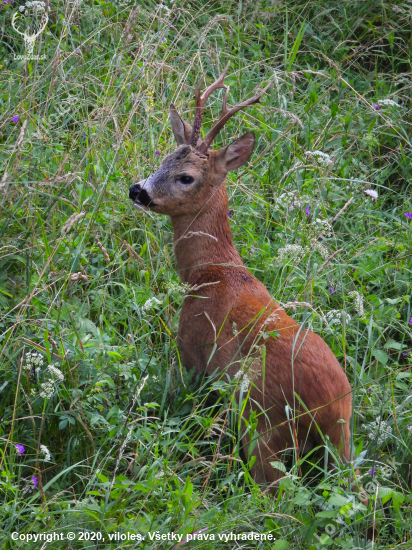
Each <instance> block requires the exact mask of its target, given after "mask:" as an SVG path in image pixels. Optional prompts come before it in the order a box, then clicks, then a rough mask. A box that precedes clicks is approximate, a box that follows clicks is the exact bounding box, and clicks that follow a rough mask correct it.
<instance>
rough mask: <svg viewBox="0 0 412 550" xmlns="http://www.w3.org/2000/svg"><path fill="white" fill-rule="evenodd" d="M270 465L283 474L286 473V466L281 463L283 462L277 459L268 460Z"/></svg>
mask: <svg viewBox="0 0 412 550" xmlns="http://www.w3.org/2000/svg"><path fill="white" fill-rule="evenodd" d="M270 465H271V466H272V468H275V470H280V471H281V472H283V473H284V474H286V466H285V465H284V464H283V462H279V461H278V460H277V461H275V462H270Z"/></svg>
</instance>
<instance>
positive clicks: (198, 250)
mask: <svg viewBox="0 0 412 550" xmlns="http://www.w3.org/2000/svg"><path fill="white" fill-rule="evenodd" d="M171 221H172V226H173V230H174V249H175V254H176V260H177V266H178V269H179V273H180V279H181V281H182V282H183V283H186V282H191V281H192V280H194V279H195V278H196V277H197V276H198V275H200V274H201V272H202V271H204V270H207V269H208V268H210V266H212V265H222V264H223V265H228V264H229V265H236V266H240V265H243V262H242V260H241V258H240V256H239V254H238V253H237V251H236V248H235V245H234V244H233V239H232V232H231V230H230V225H229V216H228V200H227V193H226V187H225V184H222V185H221V186H220V187H219V189H218V190H217V191H216V192H215V194H214V195H213V197H212V199H211V200H209V202H208V203H207V204H206V205H205V206H204V207H203V208H202V209H201V210H200V211H199V212H198V213H197V214H187V215H183V216H174V217H172V218H171Z"/></svg>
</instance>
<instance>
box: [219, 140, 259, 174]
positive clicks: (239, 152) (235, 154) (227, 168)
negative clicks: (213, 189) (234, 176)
mask: <svg viewBox="0 0 412 550" xmlns="http://www.w3.org/2000/svg"><path fill="white" fill-rule="evenodd" d="M255 141H256V140H255V134H254V133H253V132H247V133H246V134H244V135H243V136H242V137H240V138H239V139H237V140H236V141H234V142H233V143H231V144H230V145H228V146H227V147H225V148H224V149H221V150H220V151H218V157H217V164H218V165H219V167H220V168H221V169H222V170H223V171H224V172H226V173H227V172H231V171H232V170H236V169H237V168H240V167H241V166H243V165H244V164H246V162H247V161H248V160H249V159H250V157H251V156H252V153H253V149H254V147H255Z"/></svg>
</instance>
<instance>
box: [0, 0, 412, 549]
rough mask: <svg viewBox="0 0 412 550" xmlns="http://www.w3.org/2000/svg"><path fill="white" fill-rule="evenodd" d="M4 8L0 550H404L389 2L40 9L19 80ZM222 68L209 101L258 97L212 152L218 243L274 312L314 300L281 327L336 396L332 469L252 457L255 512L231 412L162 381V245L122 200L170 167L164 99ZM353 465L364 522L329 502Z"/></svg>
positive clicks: (171, 357) (172, 317)
mask: <svg viewBox="0 0 412 550" xmlns="http://www.w3.org/2000/svg"><path fill="white" fill-rule="evenodd" d="M23 4H24V2H18V1H17V0H15V2H14V3H7V2H5V0H3V2H2V3H0V17H1V30H2V32H1V35H0V53H1V55H0V64H1V65H2V67H1V76H0V143H1V148H0V174H1V176H0V182H1V183H0V190H1V198H0V208H1V218H0V358H1V359H0V361H1V363H0V419H1V421H0V491H1V503H2V504H1V505H0V522H1V528H2V529H1V535H0V540H1V541H2V547H4V548H33V542H30V541H28V540H27V539H26V540H25V541H23V540H18V541H16V540H13V537H12V533H14V532H18V533H21V534H29V533H53V532H56V533H63V534H64V535H66V534H67V533H69V532H75V533H76V537H77V538H76V540H75V541H73V542H68V541H67V539H64V541H58V540H54V541H52V542H51V543H50V544H49V545H48V547H50V548H56V549H57V548H73V549H74V548H86V547H90V548H91V547H97V546H96V545H97V543H96V540H94V541H93V540H92V539H90V536H89V534H88V533H90V532H95V533H97V534H98V535H99V538H98V540H99V548H118V547H120V546H121V545H122V546H121V547H127V548H144V549H145V550H150V549H152V548H153V549H154V548H159V544H161V543H159V541H156V540H151V538H150V537H149V536H148V535H147V533H149V532H150V533H152V534H153V533H154V532H156V531H158V532H159V534H165V533H169V532H170V533H171V532H175V533H180V534H190V533H194V532H197V531H199V530H201V529H204V528H208V530H207V531H205V532H206V533H209V534H215V535H216V537H217V534H218V533H220V534H223V533H224V534H229V533H231V532H232V533H247V532H252V531H253V532H258V533H267V534H268V533H271V534H273V536H274V537H275V538H276V542H275V543H271V544H269V542H267V541H266V542H265V541H261V542H256V541H253V542H251V541H247V542H239V543H237V544H238V545H241V547H242V548H259V549H260V548H261V549H264V548H265V549H266V548H275V549H276V550H286V549H288V548H300V547H303V548H308V549H311V550H315V549H317V548H322V547H324V546H327V547H329V548H343V549H352V548H365V549H366V548H371V542H370V540H369V541H368V540H367V537H366V534H367V531H368V529H369V530H370V531H371V530H372V527H373V526H374V527H373V529H374V531H375V542H374V548H398V547H399V548H401V547H402V548H407V547H408V545H410V541H411V525H412V493H411V471H410V464H411V460H412V456H411V445H412V414H411V392H412V380H411V370H410V365H411V350H412V342H411V336H412V311H411V309H412V308H411V299H412V295H411V293H412V262H411V253H410V250H411V244H412V230H411V229H412V220H411V217H407V216H405V213H408V212H412V201H411V146H410V143H411V122H412V118H411V111H410V109H411V102H410V96H411V81H410V69H411V67H410V58H411V44H412V41H411V39H412V36H411V32H410V21H411V15H412V6H411V2H409V1H401V0H395V1H392V2H382V1H381V0H365V1H362V2H360V1H355V0H354V1H351V2H346V3H342V2H326V1H324V0H319V1H312V2H309V3H308V2H295V3H290V2H281V1H279V2H275V1H274V0H257V1H256V2H250V1H246V0H244V1H243V2H239V1H237V2H234V1H231V0H223V1H221V2H208V3H207V2H200V1H197V0H189V1H186V2H172V1H166V2H164V3H162V4H157V3H155V2H154V1H151V0H149V1H145V2H141V1H137V0H129V1H127V0H121V1H118V2H114V1H109V0H107V1H105V0H84V1H80V0H78V2H72V3H66V2H62V1H61V0H58V1H56V2H50V3H49V4H50V6H51V10H50V12H48V15H49V20H48V24H47V27H46V29H45V30H44V32H43V33H42V34H41V35H40V36H39V37H38V38H37V39H36V42H35V47H34V52H33V53H34V54H35V55H42V56H45V59H40V60H36V59H30V60H25V59H16V57H18V56H24V55H25V45H24V41H23V38H22V37H21V36H19V35H17V34H16V32H15V31H14V29H13V27H12V25H11V20H12V16H13V14H14V13H15V12H16V11H17V10H18V7H19V6H22V5H23ZM137 10H139V11H137ZM38 17H39V16H38ZM31 24H32V25H34V26H35V25H36V21H35V20H34V19H33V21H32V22H31ZM26 53H27V52H26ZM228 60H230V61H231V66H230V69H229V73H230V74H229V75H228V78H227V83H228V84H229V85H230V94H229V102H230V103H235V102H237V101H238V100H239V99H241V98H246V97H249V96H250V95H252V92H256V90H257V89H258V88H260V87H263V85H264V84H267V83H268V82H271V83H272V86H271V87H270V88H269V90H268V92H267V94H266V95H265V96H264V98H262V101H261V104H260V105H255V106H254V107H253V108H250V109H248V111H247V112H246V111H245V112H239V113H238V114H237V116H236V117H234V118H233V119H231V121H230V123H229V124H227V126H226V127H225V129H224V130H223V131H222V133H221V134H220V136H219V138H218V139H217V145H219V146H222V145H224V144H227V143H228V142H229V141H230V140H231V139H233V138H234V137H237V136H239V135H240V134H242V133H244V132H246V131H248V130H251V129H252V130H254V131H255V132H256V136H257V138H258V140H257V148H256V151H255V154H254V156H253V158H252V160H251V162H250V163H249V165H248V166H247V167H244V168H243V169H242V170H239V171H238V173H236V174H231V175H230V177H229V180H228V192H229V198H230V208H231V209H233V210H234V213H233V216H232V217H231V225H232V231H233V237H234V241H235V244H236V247H237V249H238V250H239V252H241V254H242V257H243V259H244V261H245V264H246V265H247V267H248V268H249V269H250V270H251V271H252V272H253V273H254V274H255V275H256V276H257V277H258V278H259V279H260V280H261V281H263V282H264V283H265V285H266V286H267V287H268V289H269V291H270V292H271V294H272V295H273V296H274V297H275V298H276V300H277V301H279V302H281V303H283V304H285V303H287V302H296V301H301V302H306V303H307V302H309V303H310V304H312V307H313V310H310V309H308V308H306V307H301V306H297V307H296V309H295V311H294V312H293V315H294V317H295V318H296V320H298V321H299V322H305V323H306V325H307V326H309V327H310V328H312V329H313V330H315V331H316V332H317V333H318V334H320V335H321V336H322V338H324V339H325V340H326V342H327V343H328V344H329V346H330V347H331V348H332V350H333V352H334V353H335V355H336V356H337V357H338V359H339V360H340V362H341V365H342V368H344V369H345V371H346V372H347V374H348V376H349V378H350V381H351V384H352V388H353V416H352V424H353V426H352V432H353V450H354V461H353V463H352V464H349V465H348V464H342V463H340V462H339V459H336V470H334V471H331V472H327V471H326V470H325V468H324V463H325V464H326V463H327V458H328V456H329V455H331V454H332V455H334V454H336V451H335V449H333V448H330V447H328V444H327V442H325V445H324V447H322V449H320V454H321V456H322V458H321V460H320V461H318V460H317V457H316V454H315V453H314V452H311V453H309V454H308V455H306V456H305V457H303V458H302V457H301V458H300V460H299V458H298V455H297V453H293V456H292V455H290V457H289V460H286V461H285V462H284V463H283V462H282V463H280V462H279V461H277V460H276V461H275V460H274V461H273V467H274V468H275V469H276V470H278V471H280V472H282V473H284V474H285V476H284V477H283V478H282V480H281V481H280V483H279V490H278V492H277V493H276V494H275V495H271V494H269V493H267V492H264V489H261V488H259V487H257V486H256V485H255V484H254V482H253V480H252V479H251V477H250V474H249V468H250V467H251V466H252V464H253V460H254V459H253V458H252V457H250V456H249V457H247V456H245V454H244V453H243V451H242V448H241V442H240V439H241V437H242V435H243V434H244V433H245V432H246V430H249V433H250V434H251V437H252V436H253V434H254V430H255V427H256V418H252V417H251V418H249V419H248V420H247V419H245V418H242V417H241V415H239V414H238V413H239V412H241V411H242V410H244V406H245V402H246V400H247V399H248V392H247V391H242V390H241V391H240V392H239V391H238V390H239V388H238V385H237V383H238V381H236V380H232V381H230V380H229V379H228V378H227V377H222V378H220V379H219V378H215V379H212V380H210V379H199V378H196V377H195V376H194V374H193V372H187V371H185V370H184V369H183V367H182V365H181V363H180V358H179V353H178V349H177V344H176V339H175V337H176V333H177V325H178V318H179V311H180V307H181V304H182V301H183V299H184V292H185V288H183V287H182V286H181V285H180V284H179V279H178V274H177V272H176V269H175V263H174V257H173V253H172V232H171V227H170V224H169V222H168V220H167V219H165V218H164V217H160V216H157V217H154V216H151V215H147V214H144V213H141V212H139V211H136V210H133V209H132V207H131V204H130V201H129V200H128V187H129V186H130V185H131V184H132V183H133V182H135V181H138V180H140V179H142V178H143V177H145V176H147V175H149V174H150V173H152V172H153V171H154V170H156V167H157V166H158V165H159V162H160V159H161V158H162V156H164V155H165V154H167V153H168V152H170V151H172V150H173V148H174V147H175V144H174V142H173V139H172V134H171V131H170V128H169V126H168V122H167V116H168V106H169V104H170V102H171V101H173V102H174V103H175V104H176V105H177V108H178V109H179V111H180V112H181V113H182V114H183V115H184V116H185V117H186V118H187V119H191V117H192V116H193V98H194V90H195V86H196V83H197V81H198V79H199V78H200V76H201V75H203V74H205V75H206V77H205V78H206V80H207V81H211V79H212V78H213V77H216V76H217V74H218V73H219V71H220V70H221V69H222V68H223V67H224V65H225V64H226V62H227V61H228ZM219 94H220V92H218V93H216V94H215V95H214V98H213V99H212V100H211V101H210V102H209V104H208V106H207V108H206V112H205V117H204V123H205V127H208V126H209V125H210V124H211V122H212V120H214V119H215V118H216V117H217V115H218V110H219V99H220V95H219ZM388 100H389V101H388ZM16 117H18V118H16ZM319 151H320V153H321V154H319ZM157 152H159V153H160V155H157ZM368 190H373V191H375V192H377V194H378V198H377V199H376V200H375V199H373V197H371V196H370V195H368V194H366V193H365V191H368ZM350 199H351V202H350V204H348V201H349V200H350ZM345 207H346V208H345ZM341 209H344V210H343V212H342V213H341V214H340V216H338V212H340V211H341ZM33 352H38V353H39V355H38V356H37V355H36V356H34V355H29V354H30V353H33ZM49 365H52V366H54V369H53V368H52V369H48V368H47V367H48V366H49ZM56 369H58V370H56ZM59 373H61V375H60V374H59ZM62 377H63V378H62ZM16 445H23V446H24V452H21V449H20V452H19V447H18V446H17V447H16ZM45 449H46V450H45ZM318 451H319V449H318ZM48 453H50V456H48ZM356 468H358V469H359V470H360V475H359V476H358V480H359V481H360V482H361V484H362V485H363V487H364V488H365V490H366V491H367V493H368V494H369V496H370V498H369V507H368V509H365V507H364V506H363V505H362V504H361V503H360V501H359V495H358V493H356V492H354V493H353V492H352V491H351V490H350V488H348V480H349V478H350V477H351V476H352V475H353V469H356ZM33 476H35V477H34V478H33ZM35 485H37V487H36V486H35ZM374 522H375V524H374ZM127 532H130V533H140V534H141V535H142V536H145V537H146V540H145V541H144V542H142V541H141V540H126V541H122V542H121V539H119V538H117V539H116V536H118V534H119V533H120V534H124V533H127ZM81 533H83V537H84V538H83V540H80V538H79V537H80V534H81ZM86 534H87V537H86ZM103 538H104V541H103ZM85 541H89V542H87V545H85ZM36 544H39V546H38V547H39V548H40V547H41V544H43V542H42V543H36ZM167 544H168V545H170V546H173V543H172V542H168V543H167ZM229 544H230V543H225V542H221V541H218V540H216V541H215V542H213V541H211V540H210V539H209V540H208V541H205V540H192V542H191V548H205V549H206V548H207V549H209V548H220V547H222V548H229V547H230V546H229ZM231 544H232V546H233V545H234V544H235V543H233V542H232V543H231ZM36 547H37V546H36Z"/></svg>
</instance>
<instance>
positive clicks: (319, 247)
mask: <svg viewBox="0 0 412 550" xmlns="http://www.w3.org/2000/svg"><path fill="white" fill-rule="evenodd" d="M311 245H312V247H313V249H314V250H316V252H318V253H319V254H320V255H321V256H322V258H323V259H324V260H326V258H329V250H328V249H327V248H326V246H324V245H323V244H322V243H320V242H319V241H315V239H313V241H312V242H311Z"/></svg>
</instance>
